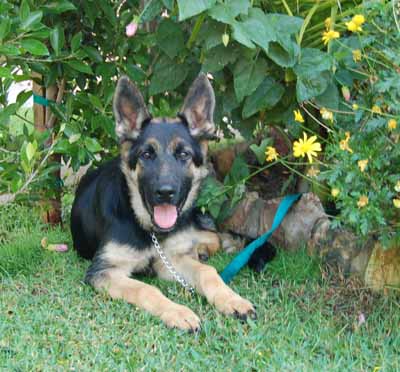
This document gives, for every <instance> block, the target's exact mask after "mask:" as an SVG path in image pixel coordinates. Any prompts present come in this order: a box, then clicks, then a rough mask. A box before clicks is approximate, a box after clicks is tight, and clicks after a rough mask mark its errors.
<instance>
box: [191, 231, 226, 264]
mask: <svg viewBox="0 0 400 372" xmlns="http://www.w3.org/2000/svg"><path fill="white" fill-rule="evenodd" d="M196 239H197V240H198V241H197V244H196V250H197V254H198V257H199V259H200V260H201V261H206V260H207V259H208V258H209V257H211V256H213V255H214V254H215V253H217V251H218V250H219V248H220V247H221V243H220V240H219V237H218V235H217V234H216V233H214V232H212V231H198V232H197V233H196Z"/></svg>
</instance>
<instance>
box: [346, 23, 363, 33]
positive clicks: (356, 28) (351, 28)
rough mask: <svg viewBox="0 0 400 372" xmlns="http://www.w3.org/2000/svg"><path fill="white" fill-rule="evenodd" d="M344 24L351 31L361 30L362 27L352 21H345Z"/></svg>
mask: <svg viewBox="0 0 400 372" xmlns="http://www.w3.org/2000/svg"><path fill="white" fill-rule="evenodd" d="M345 25H346V26H347V29H348V30H349V31H351V32H357V31H362V28H361V27H360V26H357V25H356V24H355V23H354V22H353V21H350V22H345Z"/></svg>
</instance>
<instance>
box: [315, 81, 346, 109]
mask: <svg viewBox="0 0 400 372" xmlns="http://www.w3.org/2000/svg"><path fill="white" fill-rule="evenodd" d="M339 102H340V98H339V90H338V88H337V86H336V85H335V84H333V83H332V82H330V83H329V85H328V87H327V88H326V89H325V92H323V93H322V94H321V95H319V96H317V97H315V103H316V104H317V105H319V106H321V107H325V108H327V109H329V110H337V109H338V108H339Z"/></svg>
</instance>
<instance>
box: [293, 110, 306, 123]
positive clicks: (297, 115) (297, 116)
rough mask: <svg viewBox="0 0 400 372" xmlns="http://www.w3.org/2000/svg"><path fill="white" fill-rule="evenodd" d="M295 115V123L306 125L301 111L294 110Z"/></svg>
mask: <svg viewBox="0 0 400 372" xmlns="http://www.w3.org/2000/svg"><path fill="white" fill-rule="evenodd" d="M293 114H294V121H297V122H298V123H304V118H303V115H302V114H301V112H300V110H294V111H293Z"/></svg>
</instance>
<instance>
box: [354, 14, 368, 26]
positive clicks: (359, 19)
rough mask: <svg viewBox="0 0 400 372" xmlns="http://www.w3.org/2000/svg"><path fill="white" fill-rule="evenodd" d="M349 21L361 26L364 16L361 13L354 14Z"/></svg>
mask: <svg viewBox="0 0 400 372" xmlns="http://www.w3.org/2000/svg"><path fill="white" fill-rule="evenodd" d="M351 21H352V22H354V23H355V24H356V25H357V26H362V24H363V23H364V22H365V18H364V16H363V15H362V14H356V15H355V16H354V17H353V19H352V20H351Z"/></svg>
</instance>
